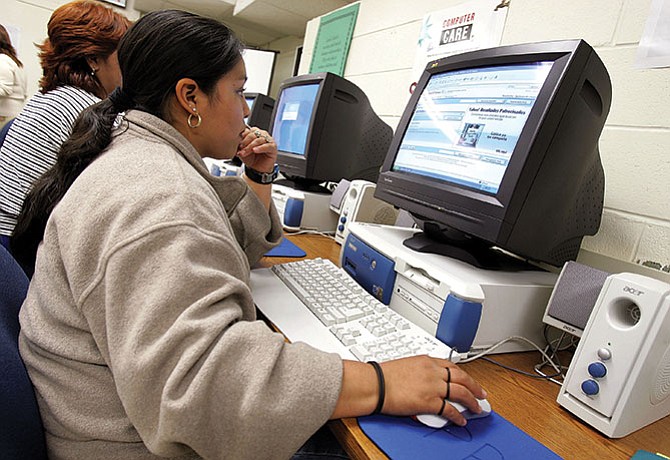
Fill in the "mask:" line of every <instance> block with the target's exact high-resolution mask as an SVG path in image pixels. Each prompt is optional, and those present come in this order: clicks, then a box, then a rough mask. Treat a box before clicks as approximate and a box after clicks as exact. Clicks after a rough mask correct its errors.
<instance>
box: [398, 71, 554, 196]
mask: <svg viewBox="0 0 670 460" xmlns="http://www.w3.org/2000/svg"><path fill="white" fill-rule="evenodd" d="M551 65H552V63H551V62H537V63H530V64H523V65H505V66H489V67H482V68H475V69H465V70H457V71H452V72H444V73H439V74H433V75H431V77H430V79H429V80H428V83H427V84H426V87H425V89H424V90H423V92H422V93H421V96H420V97H419V101H418V103H417V106H416V109H415V110H414V113H413V114H412V117H411V119H410V122H409V125H408V127H407V130H406V131H405V135H404V136H403V138H402V141H401V143H400V147H399V150H398V155H397V156H396V157H395V160H394V161H393V165H392V167H391V170H392V171H403V172H408V173H414V174H420V175H422V176H427V177H433V178H435V179H440V180H443V181H446V182H450V183H453V184H458V185H462V186H464V187H469V188H472V189H475V190H480V191H483V192H487V193H491V194H495V193H497V192H498V189H499V188H500V182H501V181H502V178H503V175H504V174H505V171H506V169H507V166H508V165H509V161H510V156H511V155H512V152H513V151H514V148H515V146H516V143H517V141H518V140H519V136H520V135H521V130H522V129H523V127H524V126H525V124H526V121H527V120H528V115H529V114H530V110H531V109H532V107H533V104H535V101H536V99H537V95H538V93H539V91H540V88H542V85H543V84H544V81H545V79H546V78H547V74H548V73H549V70H550V69H551Z"/></svg>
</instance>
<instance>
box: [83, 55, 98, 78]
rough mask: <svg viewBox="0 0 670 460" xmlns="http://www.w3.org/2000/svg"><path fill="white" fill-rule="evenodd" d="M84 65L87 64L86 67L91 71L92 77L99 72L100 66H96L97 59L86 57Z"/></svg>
mask: <svg viewBox="0 0 670 460" xmlns="http://www.w3.org/2000/svg"><path fill="white" fill-rule="evenodd" d="M86 64H88V67H89V68H90V69H91V73H92V74H94V75H95V73H96V72H97V71H98V70H100V65H99V64H98V58H97V57H95V56H94V57H87V58H86Z"/></svg>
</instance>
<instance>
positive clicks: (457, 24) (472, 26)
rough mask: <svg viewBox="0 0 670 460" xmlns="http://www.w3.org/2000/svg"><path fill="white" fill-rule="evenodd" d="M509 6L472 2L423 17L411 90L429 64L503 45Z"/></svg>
mask: <svg viewBox="0 0 670 460" xmlns="http://www.w3.org/2000/svg"><path fill="white" fill-rule="evenodd" d="M508 4H509V2H501V1H500V0H473V1H469V2H464V3H461V4H459V5H458V6H454V7H451V8H446V9H444V10H440V11H435V12H433V13H429V14H427V15H426V16H424V18H423V23H422V26H421V33H420V34H419V40H418V43H417V52H416V59H415V61H414V67H413V70H412V75H413V78H414V80H413V83H412V85H411V87H410V91H411V90H413V89H414V86H415V85H416V82H417V81H419V78H420V77H421V74H422V73H423V69H425V68H426V64H427V63H428V62H431V61H434V60H436V59H440V58H443V57H447V56H451V55H452V54H457V53H465V52H467V51H473V50H476V49H481V48H490V47H493V46H498V45H500V41H501V39H502V33H503V29H504V27H505V19H506V18H507V10H508Z"/></svg>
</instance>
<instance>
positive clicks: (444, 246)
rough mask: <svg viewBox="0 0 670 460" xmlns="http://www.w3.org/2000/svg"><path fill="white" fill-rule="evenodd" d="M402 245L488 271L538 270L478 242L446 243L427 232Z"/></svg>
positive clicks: (416, 234) (416, 235)
mask: <svg viewBox="0 0 670 460" xmlns="http://www.w3.org/2000/svg"><path fill="white" fill-rule="evenodd" d="M402 243H403V245H405V246H407V247H408V248H410V249H412V250H414V251H417V252H422V253H429V254H439V255H442V256H447V257H451V258H453V259H457V260H460V261H462V262H465V263H468V264H470V265H472V266H473V267H477V268H483V269H486V270H505V271H527V270H538V268H537V267H536V266H534V265H532V264H529V263H528V262H526V261H524V260H521V259H518V258H516V257H513V256H511V255H509V254H506V253H504V252H502V251H500V250H499V249H496V248H494V247H491V246H489V245H487V244H485V243H484V242H479V241H477V240H461V241H445V240H438V239H435V238H431V237H429V236H428V235H426V233H425V232H417V233H415V234H414V235H413V236H412V237H410V238H407V239H406V240H404V241H403V242H402Z"/></svg>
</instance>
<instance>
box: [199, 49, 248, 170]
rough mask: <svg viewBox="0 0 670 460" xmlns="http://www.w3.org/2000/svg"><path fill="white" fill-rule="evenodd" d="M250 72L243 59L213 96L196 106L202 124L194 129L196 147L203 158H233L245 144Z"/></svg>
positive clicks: (221, 80)
mask: <svg viewBox="0 0 670 460" xmlns="http://www.w3.org/2000/svg"><path fill="white" fill-rule="evenodd" d="M246 81H247V72H246V68H245V66H244V61H243V60H242V59H240V60H239V62H238V63H237V64H236V65H235V67H233V69H232V70H231V71H230V72H228V73H227V74H225V75H224V76H223V77H221V78H220V79H219V81H218V83H217V84H216V87H215V90H214V92H213V94H212V95H211V96H209V97H207V98H206V100H205V101H204V103H199V104H197V109H198V113H199V114H200V116H201V117H202V124H201V125H200V126H199V127H197V128H193V134H197V136H196V138H195V139H192V141H194V146H195V147H196V149H197V150H198V153H200V156H202V157H210V158H217V159H221V160H224V159H229V158H233V157H234V156H235V154H236V153H237V147H238V145H239V144H240V142H241V141H242V131H244V129H245V127H246V126H245V124H244V118H245V117H247V116H249V106H248V105H247V102H246V100H245V99H244V84H245V83H246Z"/></svg>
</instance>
